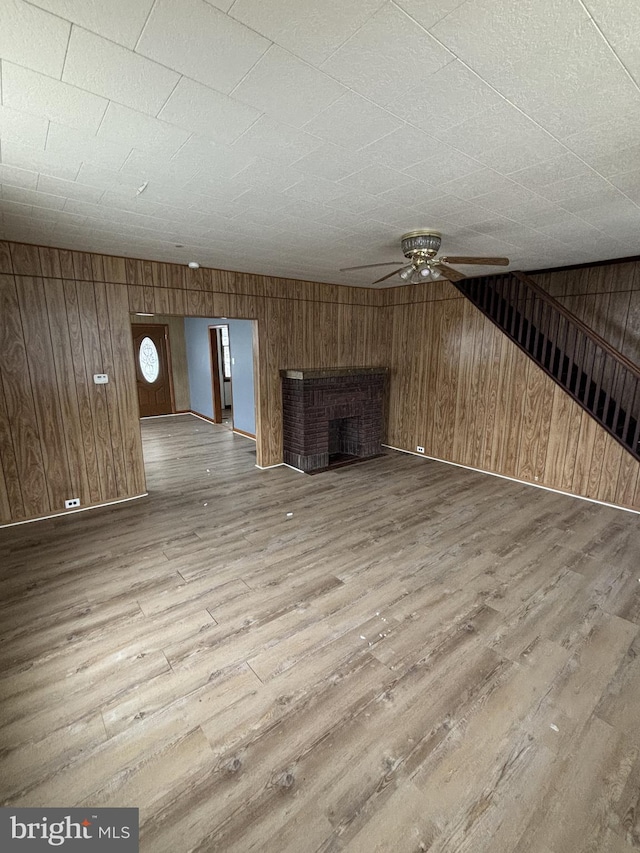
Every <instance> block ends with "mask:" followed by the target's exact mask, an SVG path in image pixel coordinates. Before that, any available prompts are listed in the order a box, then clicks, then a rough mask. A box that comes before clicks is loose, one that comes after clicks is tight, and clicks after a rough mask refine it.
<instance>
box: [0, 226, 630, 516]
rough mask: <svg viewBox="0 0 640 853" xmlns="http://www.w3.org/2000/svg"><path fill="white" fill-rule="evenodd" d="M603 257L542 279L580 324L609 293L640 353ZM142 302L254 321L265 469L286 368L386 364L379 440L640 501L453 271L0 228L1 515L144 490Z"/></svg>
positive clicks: (618, 283) (573, 412)
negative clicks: (202, 255)
mask: <svg viewBox="0 0 640 853" xmlns="http://www.w3.org/2000/svg"><path fill="white" fill-rule="evenodd" d="M625 266H626V267H627V269H626V270H624V269H623V267H625ZM595 269H598V270H600V271H599V272H598V273H594V274H593V275H586V273H581V274H580V276H579V279H580V281H581V282H582V281H586V282H587V284H586V285H585V286H586V288H587V289H586V291H584V292H582V291H581V292H578V291H576V292H574V291H573V290H571V289H567V288H568V284H567V283H566V282H567V281H568V279H566V277H565V283H564V284H563V283H562V282H560V280H559V279H557V280H554V281H553V282H551V284H549V283H548V282H547V280H546V279H544V278H541V277H538V280H539V281H540V282H541V283H542V284H543V285H544V286H549V288H550V289H551V290H552V292H553V291H554V289H555V291H556V294H557V295H558V296H560V297H561V298H562V299H566V300H569V299H574V300H575V301H574V302H573V303H569V302H567V304H568V305H569V307H571V308H572V310H574V311H575V312H576V313H578V314H579V315H581V316H583V317H584V319H585V320H586V321H587V322H589V321H590V318H591V320H592V321H593V317H594V316H596V314H597V312H596V311H595V308H594V309H593V311H592V312H591V314H590V315H589V310H590V309H589V308H588V305H589V304H593V305H594V306H595V305H599V306H603V305H604V304H605V303H606V305H607V306H609V307H608V309H607V311H606V312H604V314H603V313H602V312H600V314H598V316H601V315H602V316H606V317H608V318H609V320H608V321H607V322H608V323H609V326H608V327H607V328H609V329H610V328H612V327H613V326H615V325H616V323H617V327H618V330H619V333H618V341H616V337H615V335H612V334H611V333H609V334H608V337H609V339H611V340H612V342H613V343H614V345H615V344H616V343H618V345H622V348H623V350H625V351H626V352H627V354H628V355H630V356H631V357H634V353H633V352H632V346H633V344H632V343H630V342H631V341H632V340H633V335H634V333H635V335H636V341H637V329H638V322H637V318H638V312H639V311H640V307H639V305H638V301H637V299H638V297H637V293H638V286H637V281H638V279H637V269H636V267H635V265H631V267H629V266H628V265H618V266H613V265H612V266H611V267H606V268H602V267H600V268H595ZM602 270H608V271H609V274H607V273H606V272H602ZM611 271H613V272H611ZM548 275H558V276H559V275H560V274H548ZM585 276H586V278H584V277H585ZM603 282H604V283H603ZM562 287H564V288H565V290H564V291H563V292H560V290H561V288H562ZM572 287H577V285H576V284H575V282H574V283H572ZM603 294H607V295H608V301H607V299H605V298H604V297H603ZM620 294H625V295H624V296H623V297H622V299H623V302H624V300H626V299H627V295H628V301H627V302H624V305H627V308H626V312H627V313H626V315H625V313H624V311H625V309H623V308H622V307H620V306H621V305H622V304H623V303H618V302H617V301H616V300H617V298H618V296H619V295H620ZM578 297H585V298H586V300H587V303H585V304H586V307H585V305H583V304H582V303H581V302H580V299H579V298H578ZM613 306H617V307H615V308H613ZM612 310H613V313H611V311H612ZM581 311H582V312H583V313H582V314H581ZM135 312H152V313H154V314H162V315H168V316H185V315H186V316H195V317H198V316H200V317H212V316H213V317H215V316H226V317H235V318H240V319H252V320H257V340H256V347H255V348H256V354H257V360H256V372H255V375H256V425H257V439H258V440H257V462H258V464H259V465H261V466H265V467H266V466H269V465H274V464H278V463H279V462H281V460H282V403H281V389H280V376H279V371H280V369H281V368H287V367H289V368H293V367H334V366H345V365H369V366H378V365H383V366H389V367H390V368H391V381H390V406H389V434H388V443H389V444H391V445H393V446H395V447H399V448H402V449H406V450H415V448H416V446H417V445H423V446H424V447H425V449H426V453H427V454H428V455H431V456H435V457H437V458H441V459H446V460H449V461H452V462H459V463H461V464H464V465H469V466H471V467H474V468H480V469H482V470H486V471H491V472H494V473H498V474H504V475H506V476H510V477H515V478H517V479H521V480H525V481H530V482H537V483H540V484H542V485H547V486H550V487H552V488H557V489H561V490H563V491H567V492H572V493H574V494H578V495H584V496H586V497H593V498H597V499H599V500H605V501H609V502H611V503H616V504H619V505H622V506H628V507H634V508H637V509H640V479H639V473H640V470H639V469H640V466H639V465H638V463H636V462H635V461H634V460H633V459H632V458H631V457H630V456H629V455H628V454H627V453H625V452H624V450H623V449H622V448H621V447H620V446H619V445H618V444H617V443H616V442H615V441H613V440H612V439H611V438H610V437H609V436H608V435H607V433H606V432H605V431H604V430H602V429H601V428H600V427H599V426H598V425H597V424H596V423H595V422H594V421H593V420H592V419H591V418H590V417H589V416H588V415H586V414H585V413H583V412H582V410H581V409H580V408H579V407H578V406H577V404H575V403H574V402H573V401H572V400H571V399H570V398H569V397H567V396H566V395H565V394H564V393H563V392H562V391H561V390H560V389H559V388H558V387H557V386H556V385H555V383H553V382H552V381H551V380H550V379H549V378H548V377H546V375H545V374H544V373H542V371H540V370H539V369H538V368H537V367H536V366H535V365H534V364H533V363H532V362H530V361H529V359H527V357H526V356H525V355H524V354H523V353H521V352H520V350H519V349H518V348H517V347H516V346H515V345H513V344H512V343H511V342H510V341H509V340H507V339H506V338H505V337H504V336H503V335H502V334H501V333H500V332H499V331H498V330H497V329H496V328H495V327H494V326H493V325H492V324H491V323H490V322H489V321H488V320H486V319H485V318H484V317H483V316H482V315H481V314H480V312H478V311H477V310H476V309H475V308H474V307H473V306H472V305H471V304H470V303H469V302H467V300H465V299H464V298H463V297H462V296H460V295H459V294H458V292H457V291H456V290H455V289H454V288H452V287H451V285H450V284H449V283H448V282H436V283H432V284H428V285H418V286H410V287H400V288H389V289H386V290H373V289H367V288H349V287H340V286H337V285H325V284H318V283H314V282H303V281H293V280H283V279H277V278H271V277H268V276H259V275H249V274H242V273H234V272H225V271H220V270H211V269H200V270H196V271H192V270H189V269H188V268H187V267H185V266H179V265H175V264H164V263H158V262H152V261H141V260H135V259H128V258H119V257H112V256H105V255H97V254H87V253H80V252H70V251H66V250H58V249H50V248H42V247H37V246H30V245H25V244H16V243H11V244H9V243H1V242H0V523H6V522H11V521H19V520H22V519H27V518H36V517H40V516H43V515H47V514H49V513H52V512H59V511H61V510H62V509H63V506H64V500H65V499H66V498H69V497H80V499H81V503H82V505H83V506H88V505H95V504H100V503H104V502H106V501H110V500H115V499H119V498H124V497H131V496H135V495H138V494H141V493H142V492H144V489H145V483H144V470H143V464H142V453H141V445H140V432H139V424H138V407H137V398H136V391H135V381H134V371H133V351H132V344H131V332H130V314H132V313H135ZM613 317H615V318H618V319H617V320H616V322H615V323H614V321H613V320H612V318H613ZM634 318H635V319H634ZM594 325H595V326H596V328H598V322H595V323H594ZM607 328H604V329H603V328H602V327H600V328H598V330H599V331H600V332H601V333H607ZM625 342H626V343H625ZM94 373H108V374H109V376H110V378H111V381H110V382H109V384H108V385H106V386H96V385H94V384H93V381H92V377H93V374H94Z"/></svg>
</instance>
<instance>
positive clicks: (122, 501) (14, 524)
mask: <svg viewBox="0 0 640 853" xmlns="http://www.w3.org/2000/svg"><path fill="white" fill-rule="evenodd" d="M153 417H162V418H163V417H166V415H154V416H153ZM148 495H149V492H142V494H140V495H132V497H130V498H120V499H119V500H117V501H105V502H104V503H100V504H90V505H89V506H81V507H78V509H66V510H64V512H54V513H52V514H51V515H38V516H37V517H36V518H25V519H24V520H23V521H10V522H9V523H8V524H0V530H2V529H4V528H5V527H17V526H18V525H19V524H33V522H34V521H46V520H47V519H49V518H61V517H62V516H63V515H75V514H76V513H78V512H88V511H89V510H91V509H102V508H103V507H105V506H115V505H116V504H126V503H128V502H129V501H137V500H140V498H146V497H148Z"/></svg>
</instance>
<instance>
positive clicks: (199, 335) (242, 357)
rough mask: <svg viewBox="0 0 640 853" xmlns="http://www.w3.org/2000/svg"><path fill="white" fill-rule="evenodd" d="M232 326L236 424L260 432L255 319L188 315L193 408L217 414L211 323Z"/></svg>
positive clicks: (232, 375)
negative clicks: (257, 403)
mask: <svg viewBox="0 0 640 853" xmlns="http://www.w3.org/2000/svg"><path fill="white" fill-rule="evenodd" d="M223 323H224V324H226V325H228V326H229V342H230V345H231V359H232V364H231V386H232V393H233V425H234V427H235V428H236V429H241V430H242V431H243V432H250V433H251V434H252V435H255V432H256V411H255V397H254V391H253V329H252V323H251V320H221V319H220V318H216V317H185V320H184V337H185V343H186V345H187V366H188V368H189V393H190V397H191V409H192V410H193V411H194V412H198V413H199V414H201V415H206V416H207V417H208V418H212V417H213V391H212V388H211V360H210V356H209V326H216V325H221V324H223Z"/></svg>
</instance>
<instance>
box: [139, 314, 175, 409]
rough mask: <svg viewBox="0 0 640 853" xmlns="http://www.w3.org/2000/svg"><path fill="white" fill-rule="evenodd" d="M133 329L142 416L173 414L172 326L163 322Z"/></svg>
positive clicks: (142, 325)
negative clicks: (170, 333)
mask: <svg viewBox="0 0 640 853" xmlns="http://www.w3.org/2000/svg"><path fill="white" fill-rule="evenodd" d="M131 328H132V332H133V352H134V354H135V359H136V383H137V386H138V402H139V404H140V417H141V418H145V417H149V416H151V415H169V414H171V413H172V412H173V394H172V390H173V389H172V387H171V371H170V369H169V352H168V340H169V329H168V327H167V326H165V325H162V324H160V323H155V324H151V323H149V324H142V323H134V324H132V327H131Z"/></svg>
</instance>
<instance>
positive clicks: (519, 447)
mask: <svg viewBox="0 0 640 853" xmlns="http://www.w3.org/2000/svg"><path fill="white" fill-rule="evenodd" d="M607 269H608V267H604V268H599V273H598V276H597V277H595V278H589V277H588V276H585V275H584V271H581V272H582V274H583V275H582V280H581V285H582V287H583V289H584V288H586V287H588V288H589V289H590V290H589V297H588V301H590V303H591V313H592V314H593V315H595V316H596V317H597V316H600V315H598V314H597V312H598V311H600V312H605V311H606V313H607V316H611V315H610V312H611V310H612V304H613V298H612V297H613V294H614V293H618V294H621V293H623V292H624V290H623V287H622V284H623V281H622V280H621V279H620V278H619V267H618V269H617V271H616V281H615V290H614V289H613V288H611V292H609V290H607V289H606V288H607V286H608V285H607V281H606V270H607ZM612 269H613V267H612ZM603 279H604V283H603ZM634 281H635V279H634ZM569 284H570V282H569ZM567 286H568V285H567V277H566V275H565V277H564V278H563V279H562V282H559V283H558V289H559V290H560V289H561V288H565V289H564V291H563V292H564V293H565V294H566V293H567V290H566V287H567ZM603 294H604V296H606V299H605V298H602V297H603ZM563 298H564V299H567V298H568V296H566V295H565V296H564V297H563ZM387 301H388V305H389V306H390V307H391V310H392V312H393V320H392V329H393V339H392V344H391V348H390V360H391V362H390V368H391V389H390V399H391V407H390V418H389V431H388V437H389V438H388V440H389V444H391V445H393V446H395V447H400V448H402V449H406V450H412V451H415V449H416V447H417V446H418V445H420V446H423V447H424V448H425V452H426V454H427V455H429V456H435V457H436V458H439V459H446V460H448V461H451V462H457V463H460V464H462V465H469V466H471V467H473V468H480V469H482V470H485V471H492V472H494V473H497V474H503V475H506V476H509V477H514V478H516V479H519V480H524V481H527V482H533V483H539V484H540V485H545V486H549V487H551V488H555V489H560V490H562V491H569V492H573V493H574V494H579V495H583V496H585V497H591V498H595V499H597V500H603V501H607V502H610V503H615V504H619V505H621V506H627V507H633V508H637V509H640V479H639V474H640V465H639V464H638V463H637V462H636V461H635V460H634V459H633V458H632V457H631V456H629V454H628V453H626V452H625V451H624V450H623V448H622V447H620V445H619V444H618V443H617V442H616V441H615V440H614V439H613V438H611V436H609V435H608V434H607V433H606V432H605V431H604V430H603V429H602V428H601V427H600V426H599V425H598V424H597V423H596V422H595V421H594V420H593V419H592V418H591V417H589V416H588V415H587V414H586V413H585V412H583V410H582V409H581V408H580V407H579V406H578V404H577V403H575V402H574V401H573V400H572V399H571V398H570V397H569V396H568V395H566V394H565V393H564V392H563V391H562V390H561V389H560V388H559V387H558V386H557V385H556V384H555V383H554V382H553V381H552V380H551V379H550V378H549V377H548V376H547V375H546V374H545V373H544V372H543V371H541V370H540V369H539V368H538V367H537V366H536V365H535V364H534V363H533V362H532V361H531V360H530V359H529V358H528V357H527V356H526V355H524V353H522V352H521V350H519V349H518V347H516V346H515V344H513V343H511V341H510V340H509V339H508V338H507V337H506V336H505V335H503V334H502V333H501V332H500V331H499V330H498V329H497V328H496V327H495V326H494V325H493V324H492V323H491V322H490V321H489V320H487V319H486V318H485V317H484V316H483V315H482V314H481V312H480V311H478V310H477V309H476V308H475V307H474V306H473V305H472V304H471V303H470V302H468V301H467V300H465V299H464V297H462V296H460V295H459V294H458V292H457V291H456V290H455V289H454V288H453V287H452V286H451V285H450V284H448V283H446V282H445V283H438V284H437V286H435V287H434V286H433V285H418V286H417V287H413V288H404V287H401V288H394V289H393V290H389V291H388V297H387ZM568 307H571V308H572V310H575V308H574V307H573V306H571V305H570V306H568ZM587 308H589V306H587ZM576 313H577V312H576ZM587 313H588V312H587ZM623 313H624V312H623V311H622V310H621V309H620V308H619V307H618V308H616V313H615V317H616V318H617V319H618V322H619V323H621V322H622V319H623ZM585 320H586V322H588V316H587V317H585ZM629 325H630V323H629V320H628V318H626V322H625V328H624V330H620V329H618V332H617V339H618V340H623V339H624V336H625V335H626V336H627V339H629V331H630V330H629ZM636 334H637V328H636Z"/></svg>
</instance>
